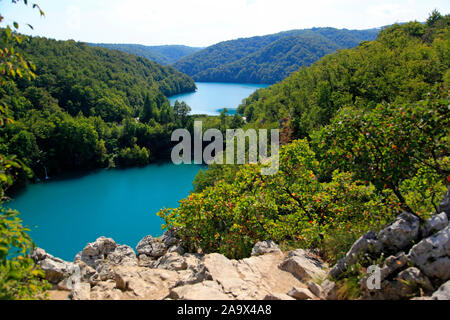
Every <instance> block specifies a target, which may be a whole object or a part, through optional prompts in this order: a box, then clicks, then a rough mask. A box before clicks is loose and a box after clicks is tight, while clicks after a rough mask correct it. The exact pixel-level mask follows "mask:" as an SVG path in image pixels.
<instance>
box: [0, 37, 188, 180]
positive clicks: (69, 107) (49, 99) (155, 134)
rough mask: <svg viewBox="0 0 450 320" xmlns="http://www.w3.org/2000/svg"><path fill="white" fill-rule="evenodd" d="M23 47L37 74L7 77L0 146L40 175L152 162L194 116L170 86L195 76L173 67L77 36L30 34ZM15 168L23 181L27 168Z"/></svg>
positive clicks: (1, 93) (179, 88)
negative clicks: (178, 104)
mask: <svg viewBox="0 0 450 320" xmlns="http://www.w3.org/2000/svg"><path fill="white" fill-rule="evenodd" d="M5 32H6V31H5V30H3V31H2V34H3V33H5ZM19 48H20V50H21V52H22V53H23V56H24V57H26V59H27V60H29V61H33V63H34V65H35V66H36V68H35V70H36V71H35V74H36V75H37V76H38V77H37V79H36V80H33V79H31V80H29V79H24V78H18V77H16V78H15V79H11V77H5V78H4V81H3V83H2V85H1V87H0V105H5V106H8V108H6V107H5V108H2V110H3V111H4V112H3V113H4V114H5V118H7V119H9V120H8V121H5V122H7V123H8V124H7V125H6V126H5V127H4V128H0V131H1V135H0V152H2V153H3V154H5V155H7V156H12V155H15V156H17V157H18V159H21V160H22V161H23V162H24V163H25V164H26V165H27V166H28V167H30V168H31V169H32V172H33V173H34V174H35V176H36V177H39V178H43V177H45V174H46V171H47V174H48V175H49V176H54V175H57V174H59V173H61V172H64V171H68V170H78V169H92V168H97V167H107V166H110V167H114V166H131V165H144V164H147V163H148V162H149V161H150V153H151V154H152V158H157V157H162V156H164V155H165V153H166V152H167V150H168V149H169V148H170V146H171V141H170V134H171V132H172V131H173V129H174V128H175V127H179V126H182V125H187V124H188V120H187V114H186V113H184V114H175V113H174V109H173V108H172V107H171V106H170V103H169V101H168V99H167V98H166V96H165V94H176V93H181V92H184V91H192V90H194V89H195V84H194V82H193V80H192V79H191V78H189V77H188V76H186V75H184V74H181V73H179V72H178V71H176V70H175V69H173V68H171V67H162V66H160V65H157V64H156V63H153V62H151V61H148V60H146V59H144V58H141V57H136V56H133V55H130V54H126V53H122V52H117V51H112V50H108V49H104V48H93V47H91V46H88V45H86V44H83V43H76V42H74V41H54V40H49V39H45V38H29V39H27V40H26V41H23V42H22V44H21V45H20V47H19ZM183 108H184V109H185V110H187V109H188V108H189V107H188V106H187V105H185V104H184V106H183ZM176 117H177V118H176ZM12 120H14V123H11V122H12ZM132 157H136V158H135V159H133V158H132ZM17 171H18V172H17V174H16V175H15V183H16V184H20V183H24V182H25V181H26V180H27V179H28V174H25V173H24V172H20V171H21V170H20V169H18V170H17Z"/></svg>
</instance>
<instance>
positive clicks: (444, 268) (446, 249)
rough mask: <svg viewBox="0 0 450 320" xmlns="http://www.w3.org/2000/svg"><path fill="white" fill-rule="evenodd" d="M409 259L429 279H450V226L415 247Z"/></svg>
mask: <svg viewBox="0 0 450 320" xmlns="http://www.w3.org/2000/svg"><path fill="white" fill-rule="evenodd" d="M408 258H409V259H410V260H411V261H412V262H413V263H414V264H415V265H416V266H417V267H418V268H419V269H420V270H422V272H423V273H424V274H425V275H427V276H428V277H431V278H437V279H440V280H442V281H447V280H448V279H450V226H447V227H446V228H444V229H442V230H441V231H439V232H438V233H436V234H434V235H432V236H430V237H428V238H425V239H423V240H422V241H420V242H419V243H417V244H416V245H414V246H413V247H412V248H411V250H410V252H409V254H408Z"/></svg>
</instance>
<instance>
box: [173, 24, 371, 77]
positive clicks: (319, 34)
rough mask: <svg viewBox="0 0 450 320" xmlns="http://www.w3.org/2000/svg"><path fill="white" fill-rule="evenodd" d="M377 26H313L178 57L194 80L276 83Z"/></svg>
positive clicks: (367, 35) (367, 36)
mask: <svg viewBox="0 0 450 320" xmlns="http://www.w3.org/2000/svg"><path fill="white" fill-rule="evenodd" d="M377 32H378V31H377V30H375V29H372V30H338V29H334V28H313V29H305V30H291V31H286V32H280V33H277V34H271V35H266V36H262V37H252V38H241V39H236V40H231V41H224V42H220V43H218V44H215V45H213V46H210V47H207V48H205V49H203V50H200V51H198V52H196V53H194V54H191V55H189V56H187V57H184V58H182V59H181V60H179V61H177V62H176V63H175V64H174V66H175V67H176V68H177V69H178V70H180V71H181V72H184V73H186V74H188V75H190V76H192V77H193V78H194V79H195V80H196V81H219V82H251V83H275V82H277V81H281V80H283V79H284V78H286V77H287V76H288V75H289V74H290V73H291V72H294V71H296V70H297V69H298V68H299V67H301V66H308V65H310V64H312V63H313V62H315V61H317V60H318V59H319V58H321V57H323V56H324V55H326V54H328V53H331V52H334V51H336V50H338V49H343V48H350V47H354V46H357V45H358V44H359V43H360V42H361V41H363V40H373V39H374V38H375V37H376V34H377Z"/></svg>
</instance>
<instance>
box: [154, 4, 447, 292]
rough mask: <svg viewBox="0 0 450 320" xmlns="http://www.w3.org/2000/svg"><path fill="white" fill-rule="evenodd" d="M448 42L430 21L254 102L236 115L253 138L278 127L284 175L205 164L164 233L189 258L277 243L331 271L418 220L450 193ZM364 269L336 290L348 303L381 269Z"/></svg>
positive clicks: (299, 76) (328, 61) (434, 19)
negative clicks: (362, 244) (357, 247)
mask: <svg viewBox="0 0 450 320" xmlns="http://www.w3.org/2000/svg"><path fill="white" fill-rule="evenodd" d="M449 32H450V16H449V15H447V16H442V15H441V14H439V13H438V12H436V11H435V12H433V13H432V14H431V15H430V17H429V19H428V20H427V23H426V24H422V23H418V22H411V23H407V24H403V25H394V26H392V27H389V28H386V29H385V30H383V31H382V32H381V33H380V34H379V36H378V39H377V40H375V41H372V42H365V43H363V44H361V45H360V46H359V47H357V48H354V49H350V50H344V51H340V52H338V53H335V54H332V55H329V56H327V57H324V58H322V59H321V60H320V61H318V62H316V63H315V64H314V65H312V66H311V67H305V68H302V69H301V70H300V71H299V72H296V73H294V74H293V75H291V76H290V77H289V78H288V79H286V80H284V81H283V82H281V83H279V84H276V85H274V86H272V87H269V88H267V89H261V90H259V91H257V92H256V93H255V94H253V95H252V96H251V97H250V98H249V99H248V100H247V102H246V103H245V104H244V105H242V106H241V108H240V109H239V111H240V112H241V114H244V115H245V116H246V117H247V120H248V121H249V123H248V124H247V125H246V126H247V127H263V128H264V127H266V128H267V127H277V128H278V127H280V125H281V126H282V133H281V142H282V143H283V144H284V145H283V146H282V148H281V150H280V154H279V157H278V159H279V170H278V172H277V173H276V174H274V175H262V174H261V168H262V167H263V166H264V165H254V164H253V165H252V164H247V165H244V166H238V165H226V166H224V165H210V166H209V169H208V170H206V171H204V172H202V173H200V174H199V175H198V176H197V177H196V180H195V185H196V192H195V193H192V194H191V195H189V197H187V198H186V199H184V200H182V201H181V202H180V206H179V208H176V209H164V210H162V211H161V212H160V213H159V215H160V216H161V217H163V218H164V219H165V221H166V226H167V227H168V228H169V229H172V228H176V229H177V230H178V234H179V235H180V237H181V238H182V239H183V240H184V241H185V243H186V244H187V245H188V246H189V249H190V250H193V251H195V250H198V248H202V250H203V252H220V253H223V254H225V255H227V256H229V257H233V258H239V257H247V256H249V254H250V251H251V248H252V246H253V245H254V243H256V242H257V241H260V240H266V239H270V240H274V241H276V242H278V243H281V244H283V245H284V246H285V247H287V248H292V247H296V248H297V247H303V248H314V249H316V250H318V252H319V253H320V254H321V255H322V257H324V258H325V259H326V260H327V261H329V262H330V263H335V262H336V261H337V260H338V259H339V258H341V257H342V256H343V254H345V252H347V250H348V249H349V248H350V246H351V245H352V244H353V243H354V241H355V240H356V239H357V238H358V237H360V236H361V235H362V234H364V233H366V232H367V231H368V230H372V231H378V230H380V228H382V227H383V226H384V225H386V224H388V223H390V222H392V221H393V219H394V217H395V216H396V215H398V214H399V213H400V212H402V211H403V210H405V211H408V212H411V213H413V214H415V215H416V216H418V217H419V218H420V219H422V221H423V220H424V219H425V218H427V217H428V216H429V215H430V214H432V213H434V212H436V210H437V209H436V203H437V201H439V199H442V196H443V194H444V193H445V192H446V191H447V188H448V186H449V183H450V148H449V146H450V143H449V142H450V141H449V137H450V131H449V130H450V129H449V128H450V111H449V108H448V106H449V98H450V92H449V84H450V69H449V64H450V58H449V52H450V34H449ZM280 120H282V121H280ZM299 137H303V139H296V138H299ZM294 139H296V140H294ZM275 157H277V155H275ZM365 263H367V264H365V265H355V266H352V268H349V270H350V271H349V272H348V273H346V275H345V277H344V278H343V279H341V280H340V281H341V282H340V284H339V286H341V289H342V292H343V295H344V296H345V294H348V292H349V291H352V293H351V296H358V292H359V285H358V282H359V281H360V280H361V278H362V277H363V276H364V275H365V269H364V268H367V266H369V265H371V264H374V263H375V264H376V263H379V262H377V261H374V260H369V259H368V261H366V262H365ZM341 289H340V290H341Z"/></svg>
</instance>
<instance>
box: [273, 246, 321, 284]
mask: <svg viewBox="0 0 450 320" xmlns="http://www.w3.org/2000/svg"><path fill="white" fill-rule="evenodd" d="M279 268H280V269H281V270H284V271H287V272H290V273H292V274H293V275H294V276H295V277H296V278H297V279H299V280H300V281H305V282H306V281H308V280H311V279H321V278H324V277H325V275H326V272H325V265H324V264H323V263H322V262H321V261H319V260H318V259H317V258H315V257H314V256H312V255H311V254H310V253H309V252H308V251H306V250H303V249H297V250H294V251H291V252H289V254H288V255H287V256H286V258H285V259H284V260H283V262H282V263H281V264H280V266H279Z"/></svg>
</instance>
